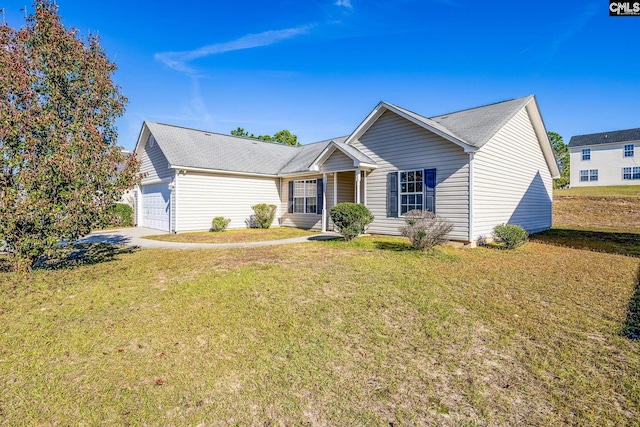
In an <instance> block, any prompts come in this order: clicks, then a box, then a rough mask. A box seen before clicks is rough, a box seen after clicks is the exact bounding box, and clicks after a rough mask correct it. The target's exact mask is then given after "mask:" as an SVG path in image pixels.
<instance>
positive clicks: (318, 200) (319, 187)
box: [316, 178, 323, 214]
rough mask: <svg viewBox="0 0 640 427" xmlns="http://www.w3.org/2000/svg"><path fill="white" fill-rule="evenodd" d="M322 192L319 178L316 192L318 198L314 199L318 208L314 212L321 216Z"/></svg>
mask: <svg viewBox="0 0 640 427" xmlns="http://www.w3.org/2000/svg"><path fill="white" fill-rule="evenodd" d="M322 191H323V188H322V178H319V179H318V192H317V195H318V198H317V199H316V206H317V207H318V208H317V210H316V213H317V214H322Z"/></svg>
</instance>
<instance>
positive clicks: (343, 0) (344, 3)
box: [334, 0, 353, 9]
mask: <svg viewBox="0 0 640 427" xmlns="http://www.w3.org/2000/svg"><path fill="white" fill-rule="evenodd" d="M334 4H335V5H336V6H340V7H346V8H347V9H352V8H353V6H351V0H338V1H336V2H335V3H334Z"/></svg>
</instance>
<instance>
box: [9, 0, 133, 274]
mask: <svg viewBox="0 0 640 427" xmlns="http://www.w3.org/2000/svg"><path fill="white" fill-rule="evenodd" d="M33 10H34V12H33V14H32V15H31V16H29V17H28V18H27V22H26V24H25V25H24V26H23V27H22V28H20V29H18V30H16V29H13V28H11V27H9V26H8V25H7V24H4V25H2V26H1V27H0V167H1V169H0V246H4V250H5V251H6V252H8V253H9V255H10V257H11V259H12V265H13V268H14V269H15V270H27V269H30V268H31V267H32V265H33V264H34V263H35V262H36V261H37V260H38V259H39V258H40V257H42V256H43V255H47V254H49V253H50V252H52V251H55V250H57V249H58V248H60V247H61V246H63V245H61V243H64V242H73V241H75V240H76V239H77V238H78V237H80V236H82V235H84V234H86V233H88V232H90V231H91V229H92V228H93V227H95V226H99V225H100V224H102V223H104V221H105V220H106V219H107V217H108V215H109V214H108V208H109V207H110V206H111V205H113V203H114V202H115V201H117V200H118V199H119V198H120V196H121V195H122V194H123V192H124V191H125V190H126V189H128V188H131V187H132V186H133V185H135V183H136V181H137V179H138V175H139V173H138V170H139V165H138V163H137V161H136V159H135V156H128V157H126V156H125V155H124V154H123V153H122V149H121V148H120V147H118V146H117V143H116V138H117V131H116V128H115V120H116V119H117V118H118V117H119V116H121V115H122V114H123V113H124V106H125V104H126V102H127V99H126V98H125V97H124V96H123V95H122V93H121V91H120V88H119V86H117V85H116V84H114V82H113V80H112V75H113V73H114V71H115V70H116V65H115V64H114V63H113V62H111V61H109V59H108V58H107V56H106V54H105V51H104V49H103V48H102V47H101V46H100V43H99V40H98V38H97V37H95V36H91V35H90V36H88V37H87V39H86V40H84V39H81V38H80V37H79V35H78V32H77V30H75V29H67V28H65V26H64V25H63V24H62V22H61V19H60V16H59V15H58V8H57V6H56V5H55V3H53V2H52V1H50V0H36V1H35V3H34V7H33Z"/></svg>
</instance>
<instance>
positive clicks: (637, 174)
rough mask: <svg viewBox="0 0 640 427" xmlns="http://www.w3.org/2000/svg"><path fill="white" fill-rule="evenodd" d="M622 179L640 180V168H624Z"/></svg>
mask: <svg viewBox="0 0 640 427" xmlns="http://www.w3.org/2000/svg"><path fill="white" fill-rule="evenodd" d="M622 179H640V166H634V167H628V168H622Z"/></svg>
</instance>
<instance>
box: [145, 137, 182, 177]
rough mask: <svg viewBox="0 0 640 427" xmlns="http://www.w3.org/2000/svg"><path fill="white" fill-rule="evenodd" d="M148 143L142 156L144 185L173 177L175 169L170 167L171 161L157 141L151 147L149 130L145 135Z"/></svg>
mask: <svg viewBox="0 0 640 427" xmlns="http://www.w3.org/2000/svg"><path fill="white" fill-rule="evenodd" d="M144 138H145V140H146V143H145V146H144V149H143V150H142V154H141V156H140V161H141V163H140V172H141V173H142V174H143V176H145V175H146V176H145V177H144V178H143V179H142V185H145V184H149V183H153V182H157V181H160V180H165V179H171V178H173V175H174V172H173V169H169V162H168V161H167V158H166V157H165V156H164V154H163V153H162V150H161V149H160V147H159V146H158V144H157V143H155V144H153V147H149V145H148V142H149V141H148V138H149V132H148V131H146V135H145V136H144Z"/></svg>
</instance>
